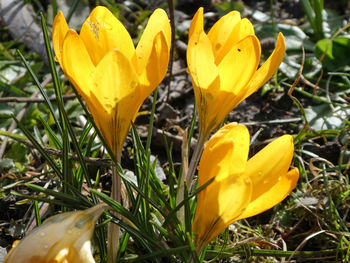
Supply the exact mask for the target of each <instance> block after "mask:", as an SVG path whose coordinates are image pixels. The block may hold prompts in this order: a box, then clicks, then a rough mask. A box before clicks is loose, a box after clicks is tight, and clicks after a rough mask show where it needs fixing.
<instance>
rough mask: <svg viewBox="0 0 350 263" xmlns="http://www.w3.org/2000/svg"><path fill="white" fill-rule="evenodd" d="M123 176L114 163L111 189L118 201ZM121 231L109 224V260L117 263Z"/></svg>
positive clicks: (118, 159) (110, 262)
mask: <svg viewBox="0 0 350 263" xmlns="http://www.w3.org/2000/svg"><path fill="white" fill-rule="evenodd" d="M116 159H117V162H118V163H120V161H121V151H118V152H117V153H116ZM121 183H122V179H121V176H119V174H118V168H117V165H116V164H114V165H113V167H112V190H111V198H112V199H113V200H115V201H117V202H118V203H121ZM119 233H120V227H119V226H118V225H116V224H114V223H112V222H110V223H109V225H108V233H107V240H108V241H107V242H108V244H107V245H108V247H107V262H108V263H115V262H116V260H117V255H118V246H119Z"/></svg>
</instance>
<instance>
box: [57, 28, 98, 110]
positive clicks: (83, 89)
mask: <svg viewBox="0 0 350 263" xmlns="http://www.w3.org/2000/svg"><path fill="white" fill-rule="evenodd" d="M61 66H62V69H63V71H64V73H65V75H66V76H67V77H68V79H69V80H70V81H71V82H72V83H73V85H74V87H75V88H76V89H77V91H78V92H79V94H80V95H81V96H82V97H83V99H84V100H85V101H86V102H87V103H88V104H91V102H90V90H91V85H92V75H93V72H94V70H95V66H94V65H93V64H92V62H91V59H90V56H89V54H88V52H87V50H86V48H85V45H84V43H83V41H82V40H81V39H80V37H79V35H78V34H77V32H75V31H74V30H72V29H69V30H68V32H67V34H66V37H65V39H64V43H63V51H62V64H61Z"/></svg>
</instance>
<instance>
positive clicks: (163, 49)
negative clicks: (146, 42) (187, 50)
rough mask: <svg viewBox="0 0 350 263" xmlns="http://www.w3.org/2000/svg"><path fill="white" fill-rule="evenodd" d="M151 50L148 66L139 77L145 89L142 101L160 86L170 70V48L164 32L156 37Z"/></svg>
mask: <svg viewBox="0 0 350 263" xmlns="http://www.w3.org/2000/svg"><path fill="white" fill-rule="evenodd" d="M151 48H152V50H151V53H150V54H149V57H148V60H147V64H146V65H145V68H144V70H143V72H142V73H141V75H140V77H139V78H140V83H141V85H142V86H143V87H144V89H143V90H142V93H143V96H142V100H144V99H146V97H147V96H148V95H149V94H150V93H151V92H152V91H153V89H154V88H155V87H157V86H158V85H159V83H160V82H161V81H162V80H163V79H164V77H165V74H166V72H167V70H168V62H169V48H168V44H167V42H166V38H165V36H164V33H163V32H162V31H161V32H159V33H158V34H157V35H156V36H155V37H154V40H153V43H152V46H151Z"/></svg>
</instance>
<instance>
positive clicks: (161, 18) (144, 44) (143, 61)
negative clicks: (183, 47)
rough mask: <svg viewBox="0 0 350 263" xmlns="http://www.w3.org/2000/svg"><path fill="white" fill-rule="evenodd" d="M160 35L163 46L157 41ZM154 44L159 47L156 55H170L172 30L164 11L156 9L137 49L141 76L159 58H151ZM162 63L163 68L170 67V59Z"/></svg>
mask: <svg viewBox="0 0 350 263" xmlns="http://www.w3.org/2000/svg"><path fill="white" fill-rule="evenodd" d="M160 33H161V35H163V40H162V41H163V43H162V44H161V45H159V39H158V40H155V38H156V37H157V36H158V37H159V34H160ZM154 44H157V45H158V46H157V48H156V49H157V50H156V51H157V52H156V53H158V54H162V53H163V56H164V53H165V54H168V55H169V52H170V45H171V29H170V24H169V19H168V16H167V14H166V13H165V11H164V10H162V9H156V10H155V11H154V12H153V14H152V15H151V17H150V18H149V20H148V23H147V26H146V28H145V31H144V32H143V34H142V36H141V39H140V41H139V43H138V45H137V47H136V58H137V72H138V73H139V74H142V72H143V71H144V70H145V68H146V67H147V65H149V63H150V62H151V63H152V60H154V59H156V58H157V57H158V56H156V58H154V57H153V58H152V57H151V55H152V52H153V51H152V49H153V46H154ZM160 62H161V63H163V64H162V65H161V66H162V67H164V68H167V67H168V59H167V61H164V60H162V61H160ZM146 70H147V69H146ZM148 75H150V73H148ZM163 78H164V76H163ZM158 84H159V82H158ZM158 84H157V85H158Z"/></svg>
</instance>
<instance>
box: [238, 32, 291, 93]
mask: <svg viewBox="0 0 350 263" xmlns="http://www.w3.org/2000/svg"><path fill="white" fill-rule="evenodd" d="M285 51H286V46H285V41H284V36H283V34H282V33H279V34H278V38H277V43H276V48H275V49H274V51H273V52H272V54H271V55H270V57H269V58H268V59H267V60H266V61H265V63H264V64H263V65H262V66H261V67H260V68H259V69H258V70H257V71H256V72H255V74H254V76H253V77H252V79H251V81H250V83H249V85H248V86H247V92H246V95H245V97H248V96H250V95H251V94H252V93H254V92H255V91H257V90H258V89H259V88H260V87H261V86H262V85H264V84H265V82H266V81H268V80H269V79H270V78H271V77H272V76H273V74H275V72H276V71H277V69H278V67H279V66H280V64H281V63H282V60H283V58H284V54H285ZM242 100H243V99H242Z"/></svg>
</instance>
